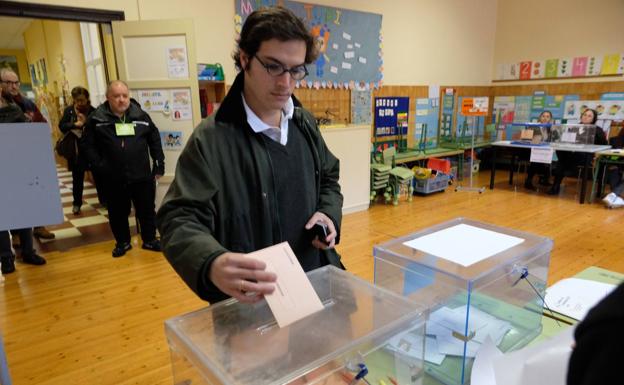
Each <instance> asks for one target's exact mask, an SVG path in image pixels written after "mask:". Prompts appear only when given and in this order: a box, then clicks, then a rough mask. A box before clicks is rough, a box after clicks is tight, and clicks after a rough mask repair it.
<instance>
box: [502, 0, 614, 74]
mask: <svg viewBox="0 0 624 385" xmlns="http://www.w3.org/2000/svg"><path fill="white" fill-rule="evenodd" d="M623 26H624V1H623V0H596V1H592V2H588V1H583V0H522V1H518V0H498V12H497V18H496V45H495V47H496V49H495V51H494V63H493V66H492V78H493V79H495V78H496V70H497V68H498V64H505V63H517V62H520V61H524V60H531V61H533V60H545V59H555V58H564V57H576V56H594V55H600V56H603V55H605V54H614V53H624V38H623V37H624V32H622V27H623ZM621 79H622V78H621V77H620V78H613V77H605V78H587V79H567V80H553V81H542V83H563V82H583V81H591V82H595V81H613V80H621ZM523 83H535V81H532V82H513V84H523Z"/></svg>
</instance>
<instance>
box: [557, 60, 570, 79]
mask: <svg viewBox="0 0 624 385" xmlns="http://www.w3.org/2000/svg"><path fill="white" fill-rule="evenodd" d="M570 76H572V60H571V59H570V58H562V59H559V64H558V65H557V77H558V78H567V77H570Z"/></svg>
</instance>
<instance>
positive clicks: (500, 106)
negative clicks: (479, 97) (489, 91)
mask: <svg viewBox="0 0 624 385" xmlns="http://www.w3.org/2000/svg"><path fill="white" fill-rule="evenodd" d="M514 108H515V97H514V96H496V97H495V98H494V106H493V108H492V122H494V123H495V124H497V125H498V126H499V127H498V128H501V127H500V125H501V124H510V123H513V118H514Z"/></svg>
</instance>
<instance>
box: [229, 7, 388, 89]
mask: <svg viewBox="0 0 624 385" xmlns="http://www.w3.org/2000/svg"><path fill="white" fill-rule="evenodd" d="M274 5H282V6H284V7H286V8H288V9H290V10H291V11H293V12H294V13H295V15H297V16H299V17H300V18H301V19H302V20H303V21H304V22H305V23H306V24H307V26H308V27H309V28H310V31H311V33H312V36H313V37H314V42H315V44H316V47H317V49H318V51H319V55H318V58H317V59H316V61H314V62H313V63H311V64H310V65H308V66H307V67H308V71H309V72H310V74H309V75H308V76H307V77H306V78H305V79H303V80H302V81H300V82H298V83H297V86H298V87H307V88H316V89H319V88H349V89H354V88H355V87H356V86H358V87H363V88H365V89H372V88H378V87H379V86H380V85H381V81H382V78H383V75H382V72H381V70H382V66H383V60H382V53H381V43H382V42H381V15H378V14H374V13H367V12H359V11H352V10H347V9H342V8H334V7H326V6H321V5H316V4H310V3H299V2H295V1H289V0H235V7H236V9H235V16H234V19H235V24H236V31H237V33H240V31H241V29H242V26H243V24H244V23H245V20H246V19H247V16H249V14H250V13H251V12H253V11H254V10H256V9H258V8H261V7H266V6H274Z"/></svg>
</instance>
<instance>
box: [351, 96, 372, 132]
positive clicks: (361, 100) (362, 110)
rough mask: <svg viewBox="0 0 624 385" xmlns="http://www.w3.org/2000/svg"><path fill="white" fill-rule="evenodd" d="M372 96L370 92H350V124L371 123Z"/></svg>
mask: <svg viewBox="0 0 624 385" xmlns="http://www.w3.org/2000/svg"><path fill="white" fill-rule="evenodd" d="M372 99H373V96H372V93H371V92H370V91H358V90H353V91H351V123H352V124H371V123H372V122H373V117H372V110H373V100H372Z"/></svg>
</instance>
